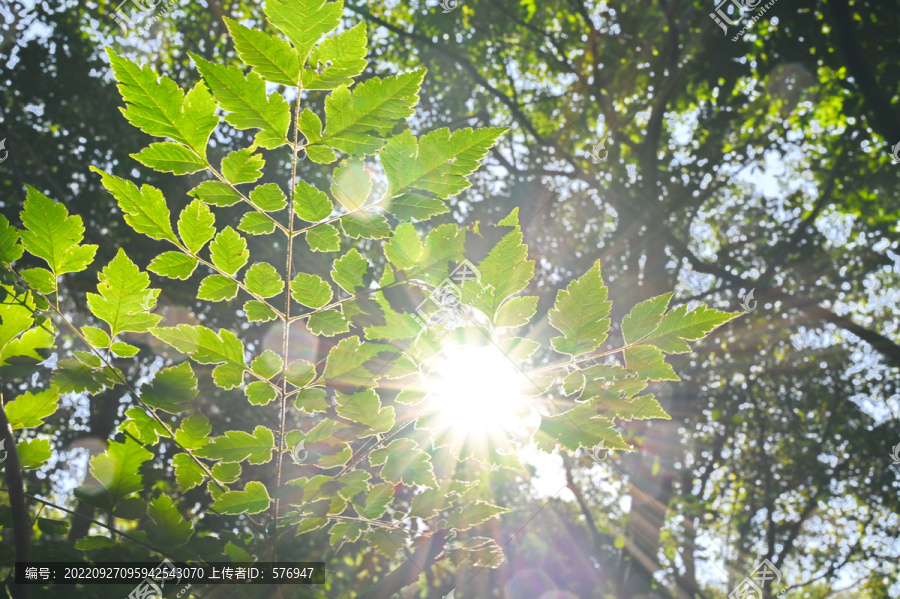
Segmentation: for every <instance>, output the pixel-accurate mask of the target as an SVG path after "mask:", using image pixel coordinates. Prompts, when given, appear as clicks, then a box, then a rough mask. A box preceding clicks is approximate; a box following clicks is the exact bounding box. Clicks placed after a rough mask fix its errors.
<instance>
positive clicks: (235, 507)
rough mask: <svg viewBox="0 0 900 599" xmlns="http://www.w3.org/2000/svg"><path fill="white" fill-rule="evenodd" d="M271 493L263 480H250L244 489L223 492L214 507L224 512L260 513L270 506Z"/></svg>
mask: <svg viewBox="0 0 900 599" xmlns="http://www.w3.org/2000/svg"><path fill="white" fill-rule="evenodd" d="M270 502H271V499H270V498H269V493H268V491H266V487H265V485H263V484H262V483H261V482H257V481H250V482H248V483H247V485H246V486H245V487H244V490H243V491H228V492H226V493H222V495H220V496H219V497H218V499H216V501H215V503H213V506H212V509H214V510H216V511H217V512H219V513H222V514H245V513H246V514H258V513H259V512H263V511H265V510H267V509H268V508H269V503H270Z"/></svg>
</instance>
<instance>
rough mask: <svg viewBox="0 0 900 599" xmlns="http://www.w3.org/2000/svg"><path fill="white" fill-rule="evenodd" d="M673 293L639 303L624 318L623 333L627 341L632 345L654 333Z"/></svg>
mask: <svg viewBox="0 0 900 599" xmlns="http://www.w3.org/2000/svg"><path fill="white" fill-rule="evenodd" d="M671 299H672V293H671V292H670V293H664V294H663V295H657V296H656V297H653V298H650V299H648V300H646V301H643V302H641V303H639V304H637V305H636V306H635V307H634V308H632V309H631V312H629V313H628V316H626V317H625V318H623V319H622V335H623V336H624V338H625V343H626V344H628V345H631V344H632V343H635V342H636V341H640V340H641V339H643V338H644V337H646V336H647V335H649V334H650V333H652V332H653V331H654V330H655V329H656V327H657V326H659V322H660V321H661V320H662V317H663V313H664V312H665V311H666V308H667V307H668V306H669V300H671Z"/></svg>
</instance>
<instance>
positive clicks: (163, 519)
mask: <svg viewBox="0 0 900 599" xmlns="http://www.w3.org/2000/svg"><path fill="white" fill-rule="evenodd" d="M147 515H148V516H149V517H150V522H148V523H147V524H146V525H145V526H144V530H146V532H147V540H149V541H150V542H151V543H152V544H153V545H154V546H155V547H178V546H180V545H184V544H185V543H187V542H188V541H189V540H190V538H191V536H192V535H193V534H194V527H193V526H192V525H191V523H190V522H188V521H186V520H185V519H184V517H183V516H182V515H181V513H180V512H179V511H178V509H177V508H176V507H175V504H174V503H173V502H172V498H171V497H168V496H166V495H160V496H158V497H156V498H155V499H154V500H153V501H151V502H150V505H149V506H148V507H147Z"/></svg>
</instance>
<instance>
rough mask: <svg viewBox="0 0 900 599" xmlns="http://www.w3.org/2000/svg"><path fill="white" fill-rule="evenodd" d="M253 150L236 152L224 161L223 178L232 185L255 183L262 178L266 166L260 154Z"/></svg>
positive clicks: (247, 149)
mask: <svg viewBox="0 0 900 599" xmlns="http://www.w3.org/2000/svg"><path fill="white" fill-rule="evenodd" d="M253 151H254V150H253V149H251V148H244V149H242V150H235V151H234V152H231V153H230V154H228V156H226V157H225V158H223V159H222V176H223V177H225V180H226V181H228V182H229V183H231V184H232V185H239V184H240V183H253V182H254V181H256V180H257V179H259V178H260V177H262V169H263V167H264V166H265V164H266V161H265V160H263V157H262V156H261V155H260V154H254V153H253Z"/></svg>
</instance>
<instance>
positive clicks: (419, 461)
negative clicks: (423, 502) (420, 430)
mask: <svg viewBox="0 0 900 599" xmlns="http://www.w3.org/2000/svg"><path fill="white" fill-rule="evenodd" d="M369 461H370V462H371V463H372V465H373V466H380V465H382V464H384V467H383V468H382V469H381V478H383V479H385V480H387V481H390V482H392V483H403V484H404V485H408V486H412V485H422V486H424V487H435V486H437V481H436V480H435V478H434V469H433V467H432V465H431V458H430V457H429V456H428V454H427V453H425V452H424V451H422V450H421V449H419V448H418V447H416V444H415V442H414V441H413V440H412V439H394V440H393V441H391V443H390V444H389V445H387V446H386V447H384V448H382V449H376V450H375V451H373V452H372V453H371V454H369Z"/></svg>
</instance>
